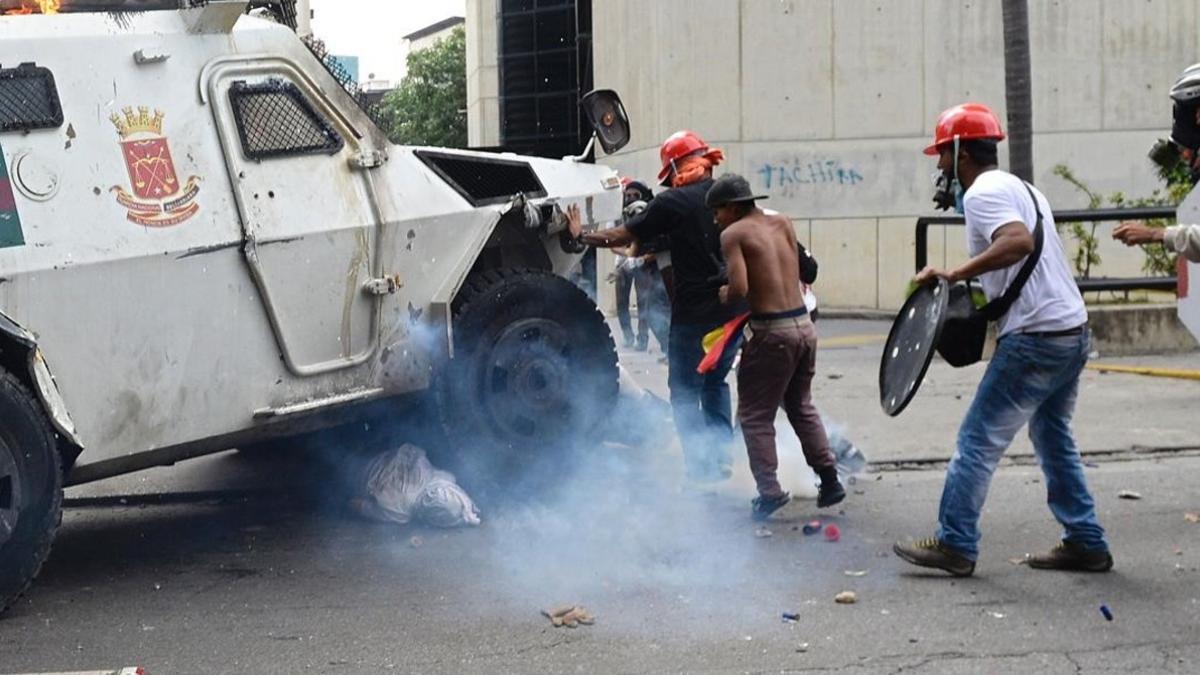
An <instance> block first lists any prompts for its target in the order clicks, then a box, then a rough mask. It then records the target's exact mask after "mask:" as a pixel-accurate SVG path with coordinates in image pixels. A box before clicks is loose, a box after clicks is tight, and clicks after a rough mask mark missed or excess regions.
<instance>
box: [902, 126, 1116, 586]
mask: <svg viewBox="0 0 1200 675" xmlns="http://www.w3.org/2000/svg"><path fill="white" fill-rule="evenodd" d="M1003 139H1004V132H1003V131H1002V130H1001V128H1000V120H999V118H997V117H996V115H995V113H993V112H992V111H991V110H989V109H988V108H987V106H984V105H981V104H978V103H965V104H962V105H957V106H954V107H953V108H950V109H948V110H946V111H945V112H943V113H942V115H941V116H940V117H939V118H938V123H937V128H936V131H935V134H934V142H933V144H932V145H930V146H929V147H928V148H926V150H925V153H926V154H928V155H937V156H938V157H939V159H938V169H939V170H941V171H942V172H943V175H944V176H945V179H946V180H944V181H943V182H942V185H945V186H950V189H949V191H950V192H951V193H954V194H955V195H957V196H959V197H960V199H958V200H954V201H957V202H958V203H959V204H961V206H962V211H963V213H964V215H965V217H966V224H967V246H968V252H969V254H970V256H971V258H970V259H969V260H968V261H967V262H965V263H963V264H962V265H960V266H958V267H956V268H954V269H951V270H941V269H936V268H932V267H927V268H925V269H924V270H922V271H921V272H919V273H918V274H917V277H916V281H917V282H918V283H925V282H928V281H930V280H933V279H935V278H937V277H941V278H943V279H946V280H947V281H950V282H955V281H961V280H965V279H971V278H974V277H979V279H980V281H981V283H982V285H983V290H984V293H985V294H986V295H987V297H988V299H989V300H991V299H995V298H997V297H999V296H1001V295H1003V294H1004V291H1005V290H1006V289H1007V288H1008V287H1009V285H1010V284H1011V283H1012V282H1013V279H1014V278H1016V276H1017V273H1018V271H1019V270H1020V269H1021V266H1022V264H1023V263H1024V262H1025V259H1026V258H1027V256H1029V255H1030V254H1032V253H1033V252H1034V250H1035V228H1036V226H1037V222H1038V217H1039V212H1040V216H1041V220H1042V236H1043V245H1042V252H1041V255H1040V257H1039V259H1038V262H1037V265H1036V266H1035V267H1034V268H1033V273H1032V274H1031V275H1030V276H1029V279H1028V281H1027V282H1026V284H1025V286H1024V287H1023V288H1022V289H1021V292H1020V295H1019V297H1018V298H1017V300H1016V302H1014V303H1013V304H1012V306H1011V308H1010V309H1009V310H1008V312H1007V313H1006V314H1005V315H1004V316H1003V317H1002V318H1001V319H1000V321H999V334H1000V340H999V342H998V344H997V346H996V352H995V354H994V355H993V356H992V360H991V362H990V363H988V367H987V371H986V372H985V373H984V376H983V380H982V381H981V382H980V383H979V388H978V390H976V392H975V399H974V401H972V403H971V407H970V409H968V411H967V416H966V418H965V419H963V422H962V425H961V426H960V427H959V431H958V446H957V451H956V452H955V453H954V457H953V458H952V459H951V460H950V467H949V468H948V469H947V472H946V484H945V487H944V489H943V491H942V500H941V506H940V508H939V511H938V522H939V527H938V530H937V534H936V535H935V536H934V537H930V538H928V539H923V540H920V541H916V542H911V543H897V544H896V545H895V546H894V547H893V550H894V551H895V552H896V555H898V556H900V557H901V558H903V559H904V560H906V561H908V562H910V563H912V564H914V565H920V566H922V567H936V568H939V569H943V570H946V571H947V572H950V573H951V574H954V575H956V576H969V575H971V574H972V573H973V572H974V571H975V561H976V559H977V558H978V555H979V538H980V535H979V516H980V511H981V510H982V508H983V502H984V499H985V498H986V497H987V491H988V485H989V484H990V483H991V479H992V474H993V472H995V470H996V465H997V464H998V463H999V461H1000V457H1001V455H1003V454H1004V451H1005V450H1006V449H1007V448H1008V446H1009V444H1010V443H1011V442H1012V439H1013V437H1014V436H1015V435H1016V433H1017V432H1018V431H1019V430H1020V429H1021V427H1023V426H1025V424H1026V423H1028V424H1029V437H1030V440H1032V441H1033V446H1034V450H1035V451H1036V453H1037V456H1038V461H1039V463H1040V464H1041V467H1042V473H1043V474H1044V475H1045V477H1046V490H1047V492H1048V500H1047V502H1048V503H1049V506H1050V511H1051V512H1052V513H1053V514H1054V517H1055V518H1057V519H1058V522H1059V523H1061V524H1062V526H1063V530H1064V535H1063V539H1062V542H1061V543H1060V544H1059V545H1058V546H1056V547H1054V549H1052V550H1051V551H1050V552H1049V553H1046V554H1040V555H1033V556H1029V557H1028V558H1027V561H1028V563H1029V566H1030V567H1033V568H1035V569H1060V570H1078V571H1091V572H1106V571H1108V570H1109V569H1112V564H1113V560H1112V555H1111V554H1110V553H1109V550H1108V543H1107V542H1106V541H1105V538H1104V529H1103V528H1102V527H1100V523H1099V521H1098V520H1097V518H1096V507H1095V502H1094V501H1093V500H1092V496H1091V494H1090V493H1089V492H1088V487H1087V481H1086V480H1085V479H1084V475H1083V462H1082V461H1081V460H1080V457H1079V451H1078V449H1077V448H1076V446H1075V439H1074V438H1073V437H1072V435H1071V415H1072V413H1073V412H1074V410H1075V398H1076V395H1077V394H1078V391H1079V374H1080V372H1081V371H1082V370H1083V366H1084V364H1085V363H1086V362H1087V357H1088V349H1089V347H1088V342H1089V336H1088V328H1087V310H1086V309H1085V307H1084V304H1083V298H1082V297H1081V296H1080V295H1079V289H1078V287H1077V286H1076V284H1075V279H1074V278H1073V277H1072V275H1071V272H1070V268H1069V266H1068V264H1067V258H1066V255H1065V254H1064V252H1063V246H1062V241H1061V240H1060V239H1059V238H1058V233H1057V231H1056V230H1055V227H1054V214H1053V213H1052V212H1051V210H1050V204H1049V203H1048V202H1047V201H1046V197H1045V196H1044V195H1042V193H1041V192H1039V191H1038V190H1037V189H1036V188H1034V187H1032V186H1029V185H1026V183H1024V182H1023V181H1022V180H1021V179H1020V178H1017V177H1016V176H1014V175H1012V174H1010V173H1008V172H1006V171H1001V170H1000V169H999V168H997V163H998V162H997V159H996V144H997V142H998V141H1001V140H1003ZM956 183H957V184H958V185H961V187H957V186H956V185H955V184H956ZM963 190H965V192H962V191H963ZM1035 200H1036V204H1035ZM938 201H939V203H949V202H950V201H951V200H950V199H949V198H943V199H941V200H938Z"/></svg>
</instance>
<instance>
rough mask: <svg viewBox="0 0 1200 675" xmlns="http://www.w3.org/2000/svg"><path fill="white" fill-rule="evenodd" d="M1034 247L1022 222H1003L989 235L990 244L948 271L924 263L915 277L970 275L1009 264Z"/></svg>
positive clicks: (920, 279)
mask: <svg viewBox="0 0 1200 675" xmlns="http://www.w3.org/2000/svg"><path fill="white" fill-rule="evenodd" d="M1033 249H1034V241H1033V235H1032V234H1030V232H1029V230H1028V229H1027V228H1026V227H1025V223H1022V222H1020V221H1014V222H1011V223H1006V224H1004V225H1001V226H1000V227H999V228H998V229H997V230H996V232H995V233H994V234H993V235H992V245H991V246H988V247H987V248H986V249H984V251H983V253H980V254H979V255H977V256H975V257H974V258H971V259H970V260H968V261H967V262H965V263H963V264H962V265H959V266H958V267H956V268H954V269H952V270H948V271H947V270H942V269H938V268H936V267H926V268H925V269H923V270H921V271H920V272H918V273H917V276H916V278H915V281H916V282H917V283H919V284H920V283H925V282H926V281H929V280H930V279H934V278H936V277H941V278H943V279H945V280H946V281H950V282H955V281H961V280H963V279H970V278H972V277H977V276H979V275H980V274H983V273H984V272H991V271H994V270H998V269H1003V268H1005V267H1008V266H1009V265H1012V264H1014V263H1016V262H1018V261H1020V260H1021V259H1022V258H1024V257H1025V256H1027V255H1029V254H1030V253H1033Z"/></svg>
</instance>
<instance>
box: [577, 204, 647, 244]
mask: <svg viewBox="0 0 1200 675" xmlns="http://www.w3.org/2000/svg"><path fill="white" fill-rule="evenodd" d="M567 229H568V230H569V231H570V233H571V236H572V237H575V238H576V239H581V240H583V243H585V244H587V245H589V246H598V247H600V248H613V247H617V246H625V245H628V244H632V243H634V242H635V241H637V237H634V236H633V233H632V232H630V231H629V230H627V229H625V226H624V225H622V226H621V227H615V228H613V229H611V230H604V231H603V232H586V233H585V232H584V231H583V215H582V214H581V213H580V212H579V205H578V204H571V205H570V206H568V207H567Z"/></svg>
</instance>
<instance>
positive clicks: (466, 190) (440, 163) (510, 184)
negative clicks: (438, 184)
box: [415, 150, 546, 206]
mask: <svg viewBox="0 0 1200 675" xmlns="http://www.w3.org/2000/svg"><path fill="white" fill-rule="evenodd" d="M415 154H416V156H417V157H418V158H419V159H420V160H421V161H422V162H425V164H426V166H428V167H429V168H430V169H433V171H434V173H436V174H437V175H438V176H440V177H441V178H442V180H444V181H446V182H447V183H449V184H450V187H452V188H454V189H455V190H456V191H457V192H458V194H460V195H462V196H463V198H464V199H466V200H467V201H468V202H471V205H472V206H484V205H486V204H500V203H502V202H506V201H508V200H509V199H512V198H513V196H515V195H517V194H524V195H525V196H526V197H533V198H536V197H545V196H546V188H545V187H544V186H543V185H542V181H540V180H539V179H538V176H537V173H536V172H534V170H533V168H532V167H530V166H529V163H528V162H521V161H515V160H511V159H499V158H491V157H487V158H482V157H464V156H462V155H455V154H451V153H447V152H435V151H430V150H417V151H416V152H415Z"/></svg>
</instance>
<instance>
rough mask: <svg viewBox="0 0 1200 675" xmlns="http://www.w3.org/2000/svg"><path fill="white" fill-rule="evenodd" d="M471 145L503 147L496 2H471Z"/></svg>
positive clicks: (468, 124) (469, 85) (469, 131)
mask: <svg viewBox="0 0 1200 675" xmlns="http://www.w3.org/2000/svg"><path fill="white" fill-rule="evenodd" d="M466 20H467V22H466V30H467V143H468V144H469V145H471V146H472V147H487V146H495V145H500V99H499V98H498V96H499V91H500V80H499V74H498V73H499V71H498V70H497V67H496V63H497V60H498V47H497V42H496V29H497V26H496V0H467V16H466Z"/></svg>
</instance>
